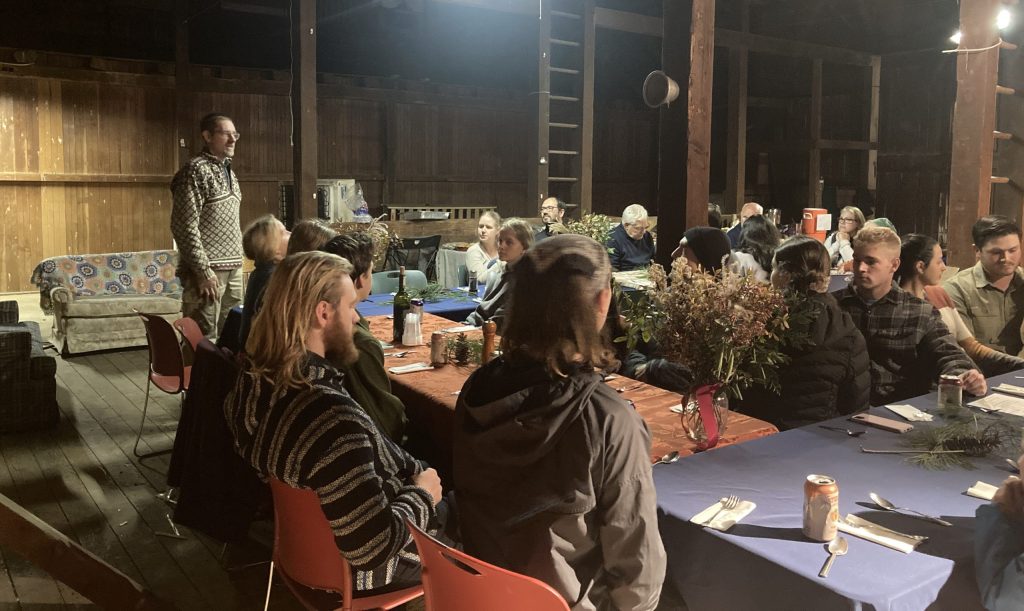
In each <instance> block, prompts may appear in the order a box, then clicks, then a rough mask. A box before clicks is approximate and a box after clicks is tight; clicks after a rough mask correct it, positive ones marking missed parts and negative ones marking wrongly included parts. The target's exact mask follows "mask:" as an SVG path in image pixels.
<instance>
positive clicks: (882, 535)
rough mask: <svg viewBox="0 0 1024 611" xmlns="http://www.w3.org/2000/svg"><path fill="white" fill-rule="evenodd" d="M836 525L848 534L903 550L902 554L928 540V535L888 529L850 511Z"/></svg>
mask: <svg viewBox="0 0 1024 611" xmlns="http://www.w3.org/2000/svg"><path fill="white" fill-rule="evenodd" d="M837 527H838V528H839V530H841V531H842V532H844V533H846V534H848V535H853V536H854V537H860V538H861V539H867V540H868V541H871V542H872V543H877V544H879V545H884V546H886V547H888V548H890V549H894V550H896V551H899V552H903V553H904V554H909V553H910V552H912V551H914V548H916V547H917V546H918V545H921V544H922V543H924V542H925V541H927V540H928V537H922V536H920V535H907V534H904V533H901V532H897V531H895V530H891V529H888V528H886V527H884V526H882V525H881V524H875V523H874V522H869V521H868V520H865V519H864V518H862V517H859V516H855V515H853V514H852V513H851V514H847V516H846V517H845V518H843V519H842V520H839V523H838V524H837Z"/></svg>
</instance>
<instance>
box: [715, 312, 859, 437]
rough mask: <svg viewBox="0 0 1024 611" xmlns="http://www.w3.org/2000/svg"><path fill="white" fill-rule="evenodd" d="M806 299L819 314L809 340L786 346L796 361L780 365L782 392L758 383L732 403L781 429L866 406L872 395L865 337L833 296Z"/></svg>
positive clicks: (813, 324) (811, 328) (814, 321)
mask: <svg viewBox="0 0 1024 611" xmlns="http://www.w3.org/2000/svg"><path fill="white" fill-rule="evenodd" d="M808 300H809V302H810V305H811V306H812V307H813V309H814V312H815V313H816V316H815V318H814V320H813V322H811V324H810V328H809V330H808V331H809V333H808V334H809V336H810V344H809V345H804V346H802V347H801V348H798V349H791V350H787V351H786V352H787V354H789V356H790V358H791V359H792V361H791V362H790V363H789V364H788V365H786V366H784V367H782V368H781V369H780V370H779V381H780V384H781V393H780V394H776V393H773V392H770V391H768V390H767V389H766V388H764V387H763V386H757V387H752V388H749V389H747V390H744V391H743V399H741V400H737V401H734V402H733V405H734V409H736V411H739V412H742V413H744V414H747V415H750V416H753V417H755V418H760V419H761V420H767V421H768V422H771V423H772V424H774V425H775V426H777V427H779V429H780V430H785V429H791V428H796V427H800V426H804V425H807V424H813V423H815V422H821V421H822V420H828V419H830V418H835V417H837V416H839V415H842V414H850V413H853V412H855V411H858V410H862V409H866V408H867V407H868V401H869V399H870V393H871V373H870V371H869V369H868V365H869V358H868V350H867V345H866V344H865V343H864V337H863V336H862V335H861V334H860V331H858V330H857V327H855V326H854V324H853V320H852V319H851V318H850V315H849V314H847V313H846V312H844V311H843V310H842V309H840V307H839V304H838V303H836V300H835V299H834V298H833V297H832V296H831V295H827V294H821V293H814V294H812V295H811V296H809V297H808Z"/></svg>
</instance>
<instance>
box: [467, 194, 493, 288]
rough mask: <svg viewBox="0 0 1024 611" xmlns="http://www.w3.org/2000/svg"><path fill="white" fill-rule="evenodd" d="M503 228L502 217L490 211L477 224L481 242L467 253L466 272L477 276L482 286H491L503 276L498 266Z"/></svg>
mask: <svg viewBox="0 0 1024 611" xmlns="http://www.w3.org/2000/svg"><path fill="white" fill-rule="evenodd" d="M500 228H501V215H500V214H498V213H497V212H495V211H494V210H488V211H487V212H484V213H483V214H481V215H480V218H479V219H478V220H477V223H476V235H477V238H479V240H478V241H477V243H476V244H473V245H472V246H470V247H469V250H467V251H466V271H467V272H469V273H471V274H476V281H477V282H479V283H480V284H484V285H487V284H491V282H492V281H494V280H497V279H498V277H499V276H501V266H500V265H498V230H499V229H500Z"/></svg>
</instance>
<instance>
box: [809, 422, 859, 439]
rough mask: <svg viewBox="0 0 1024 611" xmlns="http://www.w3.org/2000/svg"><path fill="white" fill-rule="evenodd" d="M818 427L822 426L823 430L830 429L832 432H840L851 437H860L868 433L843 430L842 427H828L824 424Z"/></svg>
mask: <svg viewBox="0 0 1024 611" xmlns="http://www.w3.org/2000/svg"><path fill="white" fill-rule="evenodd" d="M818 426H820V427H821V428H823V429H828V430H830V431H839V432H840V433H846V434H847V435H849V436H850V437H860V436H861V435H863V434H864V433H867V431H851V430H850V429H847V428H843V427H841V426H826V425H824V424H819V425H818Z"/></svg>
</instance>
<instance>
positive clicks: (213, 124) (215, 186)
mask: <svg viewBox="0 0 1024 611" xmlns="http://www.w3.org/2000/svg"><path fill="white" fill-rule="evenodd" d="M199 129H200V131H201V132H202V135H203V141H204V142H205V146H203V151H202V153H200V154H199V155H198V156H196V157H193V158H192V159H190V160H189V162H188V163H186V164H185V165H184V166H183V167H182V168H181V169H180V170H178V173H177V174H175V175H174V179H173V180H172V181H171V192H172V193H173V194H174V206H173V208H172V209H171V233H172V234H174V240H175V242H177V246H178V256H179V260H178V277H179V278H181V284H182V287H183V288H184V293H183V295H182V298H181V300H182V314H183V315H184V316H188V317H190V318H193V319H195V321H196V322H197V323H199V327H200V328H201V329H202V330H203V334H204V335H206V336H207V337H209V338H210V339H211V340H213V339H216V338H217V336H218V335H219V333H220V330H221V329H222V328H223V326H224V321H225V320H227V316H228V312H229V311H230V310H231V308H233V307H235V306H236V305H238V304H240V303H242V228H241V221H240V219H239V209H240V207H241V204H242V191H241V189H240V188H239V186H238V178H237V177H236V176H235V175H234V173H233V172H232V171H231V159H232V158H233V157H234V156H235V143H236V142H238V138H239V133H238V132H237V131H235V124H234V122H233V121H232V120H231V119H230V118H229V117H227V116H226V115H222V114H220V113H210V114H208V115H206V116H205V117H203V118H202V120H201V121H200V122H199Z"/></svg>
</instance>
